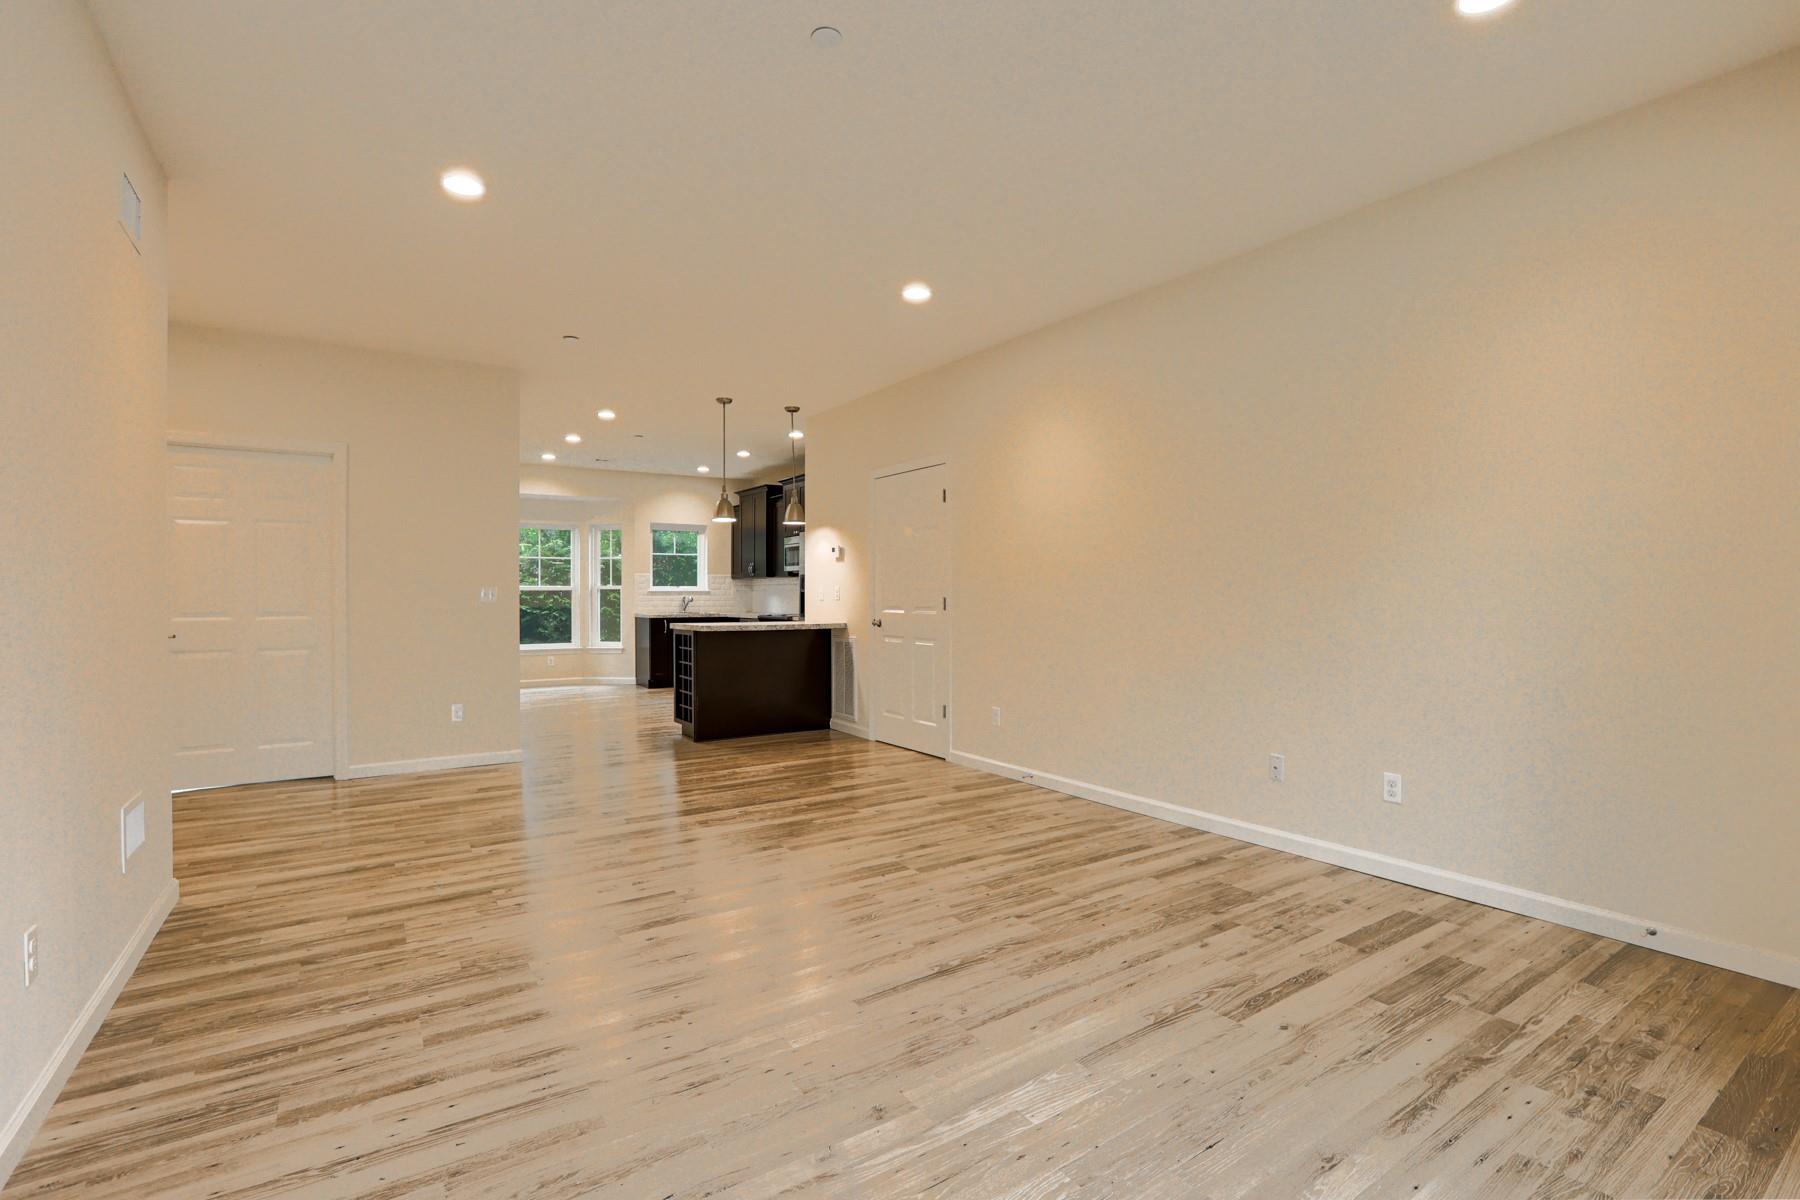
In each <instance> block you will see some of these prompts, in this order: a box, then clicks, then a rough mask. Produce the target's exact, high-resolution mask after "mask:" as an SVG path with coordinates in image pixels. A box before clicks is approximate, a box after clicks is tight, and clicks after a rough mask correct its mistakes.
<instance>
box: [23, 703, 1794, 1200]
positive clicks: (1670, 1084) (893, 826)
mask: <svg viewBox="0 0 1800 1200" xmlns="http://www.w3.org/2000/svg"><path fill="white" fill-rule="evenodd" d="M524 703H525V713H524V716H525V737H526V747H527V750H526V761H525V765H524V767H523V768H518V767H506V768H486V769H476V770H467V771H457V772H453V773H449V774H443V775H434V776H413V777H406V778H396V779H376V780H364V781H359V782H354V783H331V782H309V783H302V784H283V785H264V786H259V787H247V788H241V789H236V790H232V791H226V792H214V793H207V794H202V795H193V796H185V797H181V798H179V799H178V801H177V807H176V829H175V837H176V864H177V870H178V872H179V875H180V878H181V882H182V900H181V904H180V906H179V907H178V908H177V909H176V911H175V912H174V914H173V915H172V916H171V917H170V918H169V921H168V923H167V925H166V926H165V927H164V929H163V931H162V934H161V935H160V936H159V937H158V938H157V940H156V942H155V943H154V945H152V947H151V948H150V951H149V953H148V955H147V956H146V957H145V959H144V961H143V965H142V966H141V967H140V968H139V969H138V971H137V974H136V975H135V976H134V977H133V978H132V980H131V982H130V984H129V986H128V987H127V988H126V990H125V993H124V995H123V996H122V997H121V998H120V1000H119V1002H118V1004H117V1006H116V1007H115V1008H114V1010H113V1012H112V1014H111V1016H110V1017H109V1018H108V1020H107V1022H106V1024H105V1027H104V1028H103V1029H102V1030H101V1032H100V1034H99V1035H98V1037H97V1038H96V1040H95V1042H94V1044H93V1046H92V1048H91V1049H90V1050H89V1051H88V1053H87V1055H86V1057H85V1058H84V1059H83V1061H82V1063H81V1065H80V1067H79V1068H78V1070H77V1071H76V1073H75V1075H74V1077H73V1079H72V1080H71V1081H70V1083H69V1085H68V1087H67V1088H66V1089H65V1090H64V1092H63V1094H62V1096H61V1098H60V1099H59V1100H58V1102H57V1104H56V1106H55V1109H54V1110H53V1112H52V1113H51V1116H50V1119H49V1121H48V1123H47V1124H46V1126H45V1127H44V1129H43V1130H42V1131H41V1132H40V1133H39V1135H38V1137H37V1139H36V1141H35V1143H34V1145H33V1148H32V1150H31V1153H30V1155H29V1156H28V1157H27V1158H26V1160H25V1161H24V1163H23V1164H22V1165H21V1166H20V1167H19V1169H18V1171H17V1172H16V1173H15V1175H14V1177H13V1179H12V1181H11V1183H10V1185H9V1186H8V1187H7V1189H6V1192H5V1198H6V1200H24V1198H25V1197H33V1196H44V1195H55V1194H67V1195H76V1196H81V1197H84V1198H94V1200H101V1198H105V1197H131V1198H133V1200H147V1198H153V1197H165V1196H181V1197H224V1196H230V1197H265V1196H305V1197H331V1198H334V1200H335V1198H342V1197H394V1198H398V1197H430V1198H432V1200H453V1198H458V1200H460V1198H463V1197H471V1196H528V1197H574V1196H582V1197H629V1198H631V1200H658V1198H662V1197H684V1198H685V1197H704V1196H729V1197H738V1198H741V1200H772V1198H774V1197H912V1196H930V1197H981V1198H998V1197H1012V1198H1017V1200H1050V1198H1053V1197H1063V1196H1071V1197H1072V1196H1080V1197H1095V1198H1101V1197H1109V1198H1118V1200H1152V1198H1158V1197H1169V1198H1177V1197H1179V1198H1181V1200H1193V1198H1196V1197H1268V1198H1280V1200H1291V1198H1294V1197H1312V1198H1324V1197H1343V1198H1349V1197H1456V1198H1459V1200H1461V1198H1470V1200H1493V1198H1498V1197H1514V1196H1518V1197H1527V1196H1530V1197H1561V1198H1575V1197H1585V1198H1589V1200H1593V1198H1599V1197H1615V1198H1623V1197H1642V1196H1789V1197H1792V1196H1800V1150H1797V1148H1796V1147H1797V1143H1796V1139H1795V1132H1796V1128H1797V1127H1800V1000H1797V999H1796V994H1795V993H1794V992H1793V991H1792V990H1790V989H1787V988H1783V987H1778V986H1775V985H1773V984H1768V983H1763V982H1759V981H1757V980H1755V979H1750V978H1747V977H1745V976H1741V975H1734V974H1731V973H1729V972H1726V971H1720V970H1715V969H1712V968H1708V967H1702V966H1697V965H1695V964H1693V963H1688V962H1684V961H1682V960H1680V959H1675V958H1669V957H1665V956H1663V955H1659V954H1656V953H1652V952H1650V951H1646V950H1642V949H1637V948H1632V947H1625V946H1621V945H1620V944H1618V943H1615V942H1609V941H1607V940H1605V939H1602V938H1596V937H1592V936H1589V935H1586V934H1581V933H1575V932H1572V931H1570V930H1566V929H1562V928H1559V927H1557V926H1554V925H1546V924H1542V923H1540V922H1537V921H1531V920H1527V919H1525V918H1522V917H1516V916H1512V915H1509V914H1506V913H1502V912H1497V911H1494V910H1492V909H1487V908H1481V907H1479V906H1476V905H1473V904H1467V903H1464V902H1461V901H1457V900H1451V899H1446V898H1444V897H1441V896H1436V895H1433V894H1431V893H1429V892H1421V891H1416V890H1413V889H1411V888H1407V887H1403V886H1400V885H1398V884H1393V883H1387V882H1384V881H1381V880H1376V879H1371V878H1368V877H1367V876H1363V875H1358V874H1355V873H1353V872H1350V871H1346V870H1342V869H1337V868H1333V867H1328V866H1324V865H1321V864H1319V863H1314V862H1310V861H1307V860H1305V859H1299V858H1293V857H1290V856H1288V855H1285V854H1280V853H1276V852H1273V851H1269V850H1264V849H1260V848H1258V847H1254V846H1248V845H1243V844H1240V843H1237V842H1232V841H1229V840H1226V839H1224V838H1220V837H1214V836H1211V835H1208V834H1204V833H1199V832H1196V831H1193V830H1188V829H1183V828H1179V827H1177V826H1173V825H1168V824H1163V823H1160V822H1157V821H1154V820H1150V819H1148V818H1144V817H1138V816H1134V815H1131V814H1128V813H1123V812H1118V811H1114V810H1111V809H1108V808H1104V807H1100V806H1098V805H1094V804H1090V803H1087V802H1084V801H1079V800H1072V799H1067V798H1064V797H1061V796H1057V795H1055V794H1052V793H1050V792H1045V791H1039V790H1036V789H1034V788H1031V787H1028V786H1025V785H1023V784H1018V783H1013V782H1009V781H1005V780H1000V779H995V778H992V777H989V776H986V775H981V774H978V773H976V772H973V771H969V770H964V769H961V768H958V767H953V766H949V765H946V764H944V763H941V762H938V761H936V760H932V759H927V758H922V757H919V756H917V755H914V754H910V753H908V752H905V751H902V750H897V749H893V748H891V747H886V746H879V745H872V744H869V743H865V742H861V741H857V740H854V739H850V738H845V737H842V736H839V735H801V736H797V737H790V738H781V739H769V740H763V741H757V742H746V743H736V744H733V743H713V744H708V745H702V746H694V745H690V744H687V743H684V742H681V741H680V740H679V739H678V738H677V737H676V736H675V734H674V730H673V727H672V726H671V725H670V724H669V723H668V721H667V714H668V704H669V701H668V693H667V692H662V693H655V694H645V693H641V692H638V691H636V690H634V689H591V690H571V691H553V692H535V693H527V696H526V699H525V702H524Z"/></svg>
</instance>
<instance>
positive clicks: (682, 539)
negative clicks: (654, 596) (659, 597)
mask: <svg viewBox="0 0 1800 1200" xmlns="http://www.w3.org/2000/svg"><path fill="white" fill-rule="evenodd" d="M650 589H651V590H652V591H661V592H704V591H705V590H706V527H705V526H704V525H652V526H651V527H650Z"/></svg>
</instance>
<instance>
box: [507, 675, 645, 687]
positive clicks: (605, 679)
mask: <svg viewBox="0 0 1800 1200" xmlns="http://www.w3.org/2000/svg"><path fill="white" fill-rule="evenodd" d="M636 682H637V676H635V675H570V676H568V677H566V678H562V679H521V680H519V688H520V690H524V689H526V688H558V687H600V686H603V685H619V684H634V683H636Z"/></svg>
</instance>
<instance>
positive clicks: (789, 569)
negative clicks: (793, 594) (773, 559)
mask: <svg viewBox="0 0 1800 1200" xmlns="http://www.w3.org/2000/svg"><path fill="white" fill-rule="evenodd" d="M805 536H806V535H805V534H801V533H784V534H782V535H781V573H782V574H783V575H800V574H804V573H805V570H806V551H805V549H804V548H803V543H804V540H805Z"/></svg>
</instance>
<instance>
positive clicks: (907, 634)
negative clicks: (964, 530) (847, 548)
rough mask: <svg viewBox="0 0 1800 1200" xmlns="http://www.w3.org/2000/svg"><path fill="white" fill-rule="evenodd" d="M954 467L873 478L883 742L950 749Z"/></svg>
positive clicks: (877, 730) (931, 750)
mask: <svg viewBox="0 0 1800 1200" xmlns="http://www.w3.org/2000/svg"><path fill="white" fill-rule="evenodd" d="M949 476H950V469H949V468H948V467H947V466H944V465H943V464H941V463H940V464H938V465H937V466H932V467H924V468H921V469H918V470H913V471H905V472H902V473H900V474H896V475H885V476H882V477H880V478H878V479H876V481H875V609H876V612H875V616H874V618H873V623H872V627H871V628H870V630H869V633H870V635H871V636H870V642H871V645H872V646H873V648H874V651H875V664H874V665H875V680H874V693H875V695H874V699H875V704H874V708H875V712H874V720H873V724H872V726H871V732H872V733H873V734H874V735H875V737H876V738H877V739H878V740H880V741H883V742H892V743H893V744H894V745H896V746H905V747H906V748H907V749H909V750H918V751H920V752H921V753H924V754H935V755H937V756H938V757H939V758H942V757H944V756H945V755H947V754H948V753H949V752H950V720H949V705H950V611H949V606H950V520H949V512H950V504H949V492H948V490H947V489H948V488H949V486H950V484H949Z"/></svg>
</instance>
